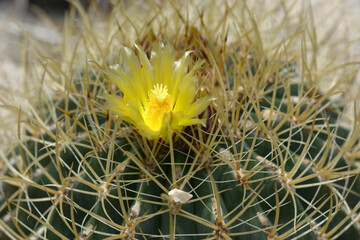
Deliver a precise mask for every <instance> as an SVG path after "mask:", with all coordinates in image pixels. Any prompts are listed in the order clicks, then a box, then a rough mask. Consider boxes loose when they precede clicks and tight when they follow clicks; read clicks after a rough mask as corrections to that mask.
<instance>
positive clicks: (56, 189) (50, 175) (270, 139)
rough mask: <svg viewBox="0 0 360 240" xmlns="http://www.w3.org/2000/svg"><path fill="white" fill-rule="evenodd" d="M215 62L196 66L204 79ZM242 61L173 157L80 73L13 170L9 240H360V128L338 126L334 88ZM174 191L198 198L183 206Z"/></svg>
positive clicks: (275, 63)
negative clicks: (116, 112) (359, 164)
mask: <svg viewBox="0 0 360 240" xmlns="http://www.w3.org/2000/svg"><path fill="white" fill-rule="evenodd" d="M192 31H193V33H192V34H193V35H194V36H195V37H199V36H200V35H199V34H198V32H196V29H195V28H194V29H192ZM149 36H150V34H149ZM200 39H201V41H204V40H203V38H200V37H199V39H198V40H199V41H200ZM184 42H186V41H184ZM191 44H192V43H190V45H191ZM190 45H189V46H190ZM143 46H147V45H146V43H143ZM189 46H183V48H184V49H185V50H186V48H187V47H189ZM213 47H214V46H213ZM209 49H210V50H208V51H209V52H206V51H204V52H197V51H195V53H194V58H199V57H204V56H205V59H206V61H207V63H208V64H206V65H205V67H204V68H205V70H206V67H209V68H210V66H211V65H212V64H213V62H212V61H213V60H211V58H210V57H209V54H210V53H211V51H212V48H211V47H209ZM213 49H215V47H214V48H213ZM242 51H243V46H240V47H239V48H237V50H236V51H234V52H233V53H232V54H228V55H227V61H226V68H225V70H224V72H225V73H226V74H225V73H224V77H225V76H226V78H224V80H223V81H222V85H221V84H218V85H216V86H212V87H211V88H210V87H209V86H211V80H212V79H211V77H209V78H204V79H205V80H204V79H202V80H203V81H208V82H205V83H204V84H205V85H206V86H207V87H209V88H208V89H209V94H211V95H213V96H214V97H215V98H216V100H215V101H214V102H213V104H212V105H211V106H210V107H209V108H208V109H207V112H205V113H203V116H206V117H207V118H208V124H207V126H206V127H203V126H192V127H188V128H186V129H185V130H184V131H183V132H181V133H176V134H174V137H173V138H172V140H171V141H170V143H169V144H163V143H161V142H157V141H147V140H146V139H144V138H142V137H141V136H139V135H138V134H137V133H136V132H135V131H134V130H132V128H131V126H129V125H127V124H126V123H124V122H121V121H120V120H119V119H117V118H116V117H115V116H113V115H112V114H110V113H109V112H107V111H106V110H104V106H105V104H106V103H105V102H104V100H103V99H102V97H101V96H103V94H105V93H107V92H108V91H109V89H110V85H109V84H108V82H107V81H106V77H107V76H106V74H103V72H102V71H101V70H99V71H98V72H95V73H92V74H89V73H87V72H86V71H85V73H81V74H79V75H80V76H81V77H80V78H78V79H76V78H75V79H73V82H72V86H71V89H69V90H68V94H67V95H65V96H60V97H59V98H58V99H56V98H54V99H53V100H52V101H51V104H46V105H44V106H39V108H43V109H42V110H44V111H45V112H47V115H46V116H44V118H43V119H39V118H31V117H29V120H28V121H27V123H26V124H27V125H28V128H27V132H26V134H25V136H22V138H21V140H22V141H20V142H19V145H18V146H15V147H14V148H12V149H10V151H9V153H8V156H7V157H6V161H7V162H8V163H9V165H10V166H12V167H11V168H8V169H7V171H6V172H5V173H4V174H2V175H0V180H1V190H2V194H1V197H0V216H1V219H0V227H1V228H0V230H1V232H0V238H1V239H27V238H30V239H109V240H110V239H249V240H250V239H264V240H266V239H306V240H310V239H314V240H319V239H334V238H336V239H354V240H356V239H360V233H359V227H358V225H357V224H359V216H360V215H359V209H360V202H359V199H360V198H359V197H360V180H359V178H358V175H359V169H358V168H356V165H355V164H354V162H355V161H356V157H355V158H354V157H351V156H352V155H351V150H352V149H353V147H354V146H355V145H356V144H358V139H359V135H360V127H359V121H358V120H356V119H359V118H357V117H358V116H355V123H354V126H353V127H352V128H351V129H350V130H349V129H346V128H344V127H342V126H341V125H340V124H339V122H340V120H341V117H342V113H343V106H342V105H341V103H339V102H338V100H336V101H335V100H332V98H331V97H332V96H333V95H334V94H335V92H336V89H337V86H335V87H333V88H331V89H330V90H328V91H326V92H324V93H322V92H321V91H320V90H318V89H317V88H315V87H313V86H312V85H311V84H310V82H308V81H307V80H304V79H302V80H297V79H299V76H300V73H298V72H297V70H296V68H295V67H296V64H297V62H296V61H284V60H283V56H280V55H277V54H276V53H275V54H274V55H273V56H272V59H265V60H264V59H262V58H261V59H260V58H256V56H261V54H262V52H261V50H259V49H256V47H253V48H252V49H249V50H247V51H246V52H247V56H246V57H243V54H242ZM244 63H245V64H244ZM269 66H271V67H269ZM266 76H267V77H266ZM300 79H301V78H300ZM44 111H43V112H44ZM173 189H180V190H182V191H184V192H187V193H190V194H192V198H191V199H190V200H189V201H187V202H185V203H179V202H176V201H175V200H174V198H172V197H171V196H169V192H170V191H171V190H173Z"/></svg>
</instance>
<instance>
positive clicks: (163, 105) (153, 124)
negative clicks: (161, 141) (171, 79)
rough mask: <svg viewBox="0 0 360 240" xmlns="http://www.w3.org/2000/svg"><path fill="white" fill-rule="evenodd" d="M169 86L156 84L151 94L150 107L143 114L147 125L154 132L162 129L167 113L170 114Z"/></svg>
mask: <svg viewBox="0 0 360 240" xmlns="http://www.w3.org/2000/svg"><path fill="white" fill-rule="evenodd" d="M170 97H171V96H170V95H169V94H168V89H167V86H163V85H162V84H160V85H159V84H156V85H155V86H154V88H153V89H152V90H151V91H150V93H149V102H148V106H147V108H146V109H145V112H144V114H143V117H144V121H145V124H146V125H147V126H148V127H149V128H151V129H152V130H154V131H158V130H159V129H160V127H161V123H162V119H163V116H164V114H165V113H167V112H170V110H171V107H170V99H171V98H170Z"/></svg>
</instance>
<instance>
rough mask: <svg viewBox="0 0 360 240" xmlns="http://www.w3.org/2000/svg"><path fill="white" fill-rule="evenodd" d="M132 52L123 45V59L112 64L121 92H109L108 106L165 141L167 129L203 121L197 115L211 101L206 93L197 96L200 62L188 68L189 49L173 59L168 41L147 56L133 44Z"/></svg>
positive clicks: (147, 134)
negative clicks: (120, 62) (116, 93)
mask: <svg viewBox="0 0 360 240" xmlns="http://www.w3.org/2000/svg"><path fill="white" fill-rule="evenodd" d="M136 48H137V51H138V57H137V56H136V55H135V53H134V52H133V51H132V50H130V49H128V48H124V53H125V54H124V61H123V64H122V66H121V67H120V68H119V67H117V68H115V67H113V68H112V70H111V72H110V75H111V81H112V82H113V83H115V84H116V86H117V87H118V88H119V90H120V95H108V96H107V100H108V102H109V109H110V110H111V111H112V112H113V113H115V114H117V115H118V116H119V117H120V118H121V119H122V120H125V121H127V122H129V123H131V124H132V125H133V126H134V128H135V129H136V130H137V131H138V132H139V133H140V134H141V135H143V136H145V137H146V138H148V139H150V140H157V139H159V138H162V139H163V140H165V141H168V136H169V128H170V132H171V133H173V132H174V130H178V131H181V130H182V129H183V128H184V127H185V126H190V125H194V124H199V123H200V124H204V123H205V119H199V118H198V116H199V114H200V113H201V112H203V111H204V110H205V108H206V107H207V106H208V105H209V103H210V102H211V101H212V98H211V97H209V96H203V97H200V98H196V94H197V91H198V78H197V76H196V70H197V69H198V68H199V67H200V66H201V64H202V63H201V62H200V61H199V62H196V63H195V65H194V67H193V68H192V69H190V70H189V69H188V68H189V63H190V60H191V59H190V53H191V52H186V53H185V54H184V56H183V57H182V58H181V59H180V60H176V57H175V52H174V50H173V48H172V47H171V46H169V45H167V46H165V47H162V46H160V45H159V46H158V47H157V48H156V50H155V51H154V52H152V56H151V60H149V59H148V58H147V56H146V54H145V53H144V51H143V50H142V49H141V48H140V47H138V46H136Z"/></svg>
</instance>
